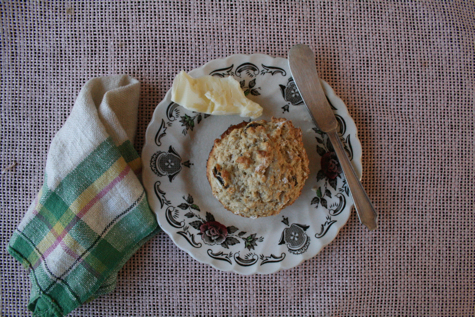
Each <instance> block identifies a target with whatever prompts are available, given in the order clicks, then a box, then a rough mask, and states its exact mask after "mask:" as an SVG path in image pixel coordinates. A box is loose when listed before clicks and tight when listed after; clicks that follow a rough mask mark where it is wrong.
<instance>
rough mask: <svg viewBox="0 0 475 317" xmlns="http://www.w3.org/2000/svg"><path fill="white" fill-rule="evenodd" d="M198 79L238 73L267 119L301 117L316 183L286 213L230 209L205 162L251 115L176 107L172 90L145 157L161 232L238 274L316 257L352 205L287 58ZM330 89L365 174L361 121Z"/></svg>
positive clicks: (236, 60)
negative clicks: (244, 213) (259, 214)
mask: <svg viewBox="0 0 475 317" xmlns="http://www.w3.org/2000/svg"><path fill="white" fill-rule="evenodd" d="M189 74H190V75H191V76H193V77H200V76H204V75H212V76H218V77H226V76H233V77H234V78H235V79H236V80H238V81H239V82H240V84H241V88H242V89H243V90H244V93H245V94H246V95H247V97H248V98H250V99H251V100H254V101H256V102H258V103H259V104H260V105H261V106H262V107H263V108H264V113H263V116H262V117H260V118H259V119H266V120H269V119H270V118H271V117H272V116H274V117H285V118H287V119H290V120H292V122H293V124H294V125H295V126H296V127H299V128H301V129H302V132H303V142H304V146H305V149H306V150H307V154H308V157H309V160H310V177H309V179H308V180H307V182H306V184H305V187H304V188H303V191H302V195H301V196H300V197H299V198H298V199H297V201H296V202H295V203H294V204H293V205H291V206H289V207H287V208H285V209H284V210H282V211H281V213H280V214H279V215H277V216H272V217H265V218H259V219H254V220H252V219H248V218H243V217H240V216H237V215H234V214H233V213H231V212H230V211H227V210H226V209H224V207H223V206H222V205H221V203H220V202H219V201H218V200H217V199H216V198H215V197H214V196H213V195H212V193H211V188H210V185H209V183H208V180H207V178H206V161H207V159H208V154H209V152H210V150H211V148H212V146H213V142H214V140H215V139H216V138H218V137H220V135H221V134H222V133H223V132H224V131H225V130H226V129H227V128H228V127H229V126H230V125H234V124H237V123H240V122H242V121H243V120H246V121H248V120H249V118H241V117H239V116H210V115H206V114H202V113H195V112H191V111H188V110H186V109H184V108H183V107H181V106H179V105H177V104H175V103H173V102H171V95H170V92H168V93H167V94H166V96H165V99H164V100H163V101H162V102H161V103H160V104H159V105H158V106H157V108H156V109H155V112H154V114H153V118H152V121H151V123H150V124H149V126H148V128H147V132H146V141H145V146H144V149H143V153H142V161H143V164H144V168H143V182H144V186H145V189H146V191H147V195H148V201H149V203H150V206H151V208H152V210H153V211H154V212H155V213H156V215H157V219H158V222H159V224H160V226H161V228H162V229H163V230H164V231H165V232H166V233H167V234H168V235H169V236H170V237H171V238H172V240H173V241H174V242H175V244H176V245H177V246H178V247H179V248H181V249H183V250H184V251H186V252H188V254H190V255H191V256H192V257H193V258H195V259H196V260H198V261H200V262H203V263H207V264H210V265H212V266H213V267H215V268H217V269H219V270H223V271H232V272H235V273H239V274H254V273H263V274H265V273H274V272H277V271H279V270H282V269H288V268H292V267H295V266H297V265H298V264H300V263H301V262H302V261H304V260H307V259H309V258H311V257H313V256H315V255H316V254H317V253H318V252H320V250H322V248H323V247H324V246H326V245H327V244H329V243H330V242H331V241H332V240H333V239H334V238H335V237H336V235H337V234H338V231H339V230H340V228H341V227H343V225H344V224H345V223H346V222H347V220H348V218H349V215H350V210H351V207H352V206H353V201H352V199H351V196H349V188H348V185H347V183H346V180H345V178H344V175H343V174H342V172H341V168H340V165H339V163H338V160H337V159H336V156H335V154H334V153H333V148H332V145H331V143H330V141H329V140H328V138H327V136H326V134H324V133H322V132H321V131H319V130H318V129H317V128H316V127H315V126H314V125H313V123H312V120H311V119H310V117H309V114H308V112H307V109H306V107H305V105H304V104H303V101H302V98H301V96H300V95H299V93H298V91H297V88H296V86H295V83H294V81H293V79H292V77H291V74H290V71H289V66H288V61H287V59H284V58H273V57H270V56H267V55H262V54H254V55H232V56H229V57H227V58H225V59H218V60H213V61H211V62H209V63H207V64H206V65H204V66H202V67H200V68H198V69H194V70H192V71H191V72H189ZM322 84H323V87H324V90H325V93H326V95H327V97H328V99H329V101H330V103H331V104H332V106H333V107H334V111H335V115H336V118H337V119H338V122H339V126H340V134H341V136H342V140H343V141H344V144H345V148H346V151H347V153H348V155H349V157H350V158H351V159H352V161H353V165H354V167H355V169H356V171H357V173H358V174H359V175H361V144H360V142H359V140H358V138H357V136H356V127H355V124H354V122H353V120H352V119H351V117H350V116H349V114H348V111H347V109H346V106H345V105H344V103H343V102H342V100H341V99H340V98H338V97H337V96H336V95H335V93H334V92H333V90H332V89H331V87H330V86H329V85H328V84H327V83H326V82H324V81H322Z"/></svg>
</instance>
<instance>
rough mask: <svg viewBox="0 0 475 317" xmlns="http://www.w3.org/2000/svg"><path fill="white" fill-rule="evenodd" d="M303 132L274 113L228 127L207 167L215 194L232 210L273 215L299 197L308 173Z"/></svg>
mask: <svg viewBox="0 0 475 317" xmlns="http://www.w3.org/2000/svg"><path fill="white" fill-rule="evenodd" d="M308 163H309V162H308V157H307V152H306V151H305V149H304V147H303V142H302V131H301V130H300V129H298V128H295V127H294V126H293V124H292V122H291V121H288V120H286V119H276V118H272V121H270V122H267V121H265V120H260V121H254V122H250V123H249V122H242V123H240V124H238V125H234V126H231V127H230V128H229V129H228V130H226V131H225V132H224V133H223V134H222V135H221V138H220V139H217V140H215V142H214V146H213V149H212V150H211V152H210V155H209V158H208V163H207V166H206V174H207V177H208V181H209V183H210V185H211V190H212V192H213V195H214V196H215V197H216V198H217V199H218V200H219V201H220V202H221V203H222V204H223V206H224V207H225V208H226V209H228V210H230V211H232V212H233V213H234V214H236V215H240V216H243V217H248V218H258V217H266V216H274V215H277V214H278V213H279V212H280V211H281V210H282V209H283V208H284V207H286V206H289V205H291V204H292V203H294V201H295V200H296V199H297V198H298V197H299V196H300V193H301V192H302V188H303V186H304V184H305V181H306V179H307V178H308V175H309V168H308Z"/></svg>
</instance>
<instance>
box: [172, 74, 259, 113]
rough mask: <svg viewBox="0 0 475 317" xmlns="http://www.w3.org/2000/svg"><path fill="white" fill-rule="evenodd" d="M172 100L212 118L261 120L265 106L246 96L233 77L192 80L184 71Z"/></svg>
mask: <svg viewBox="0 0 475 317" xmlns="http://www.w3.org/2000/svg"><path fill="white" fill-rule="evenodd" d="M172 101H173V102H176V103H177V104H179V105H180V106H183V107H185V108H186V109H188V110H192V111H197V112H203V113H207V114H212V115H229V114H238V115H240V116H241V117H251V118H252V119H255V118H258V117H260V116H261V115H262V107H261V106H260V105H259V104H258V103H255V102H254V101H252V100H249V99H247V98H246V96H244V92H243V91H242V89H241V86H240V85H239V82H237V81H236V80H235V79H234V78H232V77H231V76H228V77H226V78H220V77H214V76H209V75H208V76H203V77H200V78H193V77H191V76H190V75H188V74H187V73H185V72H184V71H181V72H180V73H179V74H178V75H177V76H176V77H175V80H174V81H173V86H172Z"/></svg>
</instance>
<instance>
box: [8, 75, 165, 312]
mask: <svg viewBox="0 0 475 317" xmlns="http://www.w3.org/2000/svg"><path fill="white" fill-rule="evenodd" d="M139 97H140V83H139V82H138V81H137V80H136V79H134V78H131V77H129V76H126V75H114V76H107V77H100V78H93V79H91V80H89V81H88V82H87V83H86V84H85V86H84V87H83V88H82V90H81V91H80V93H79V96H78V98H77V100H76V103H75V105H74V107H73V109H72V111H71V114H70V116H69V118H68V119H67V120H66V122H65V123H64V125H63V127H62V128H61V129H60V130H59V131H58V133H57V134H56V135H55V137H54V138H53V141H52V143H51V146H50V149H49V152H48V156H47V161H46V168H45V173H44V183H43V186H42V188H41V189H40V191H39V193H38V195H37V197H36V199H35V200H34V201H33V203H32V204H31V205H30V207H29V209H28V211H27V213H26V215H25V217H24V218H23V220H22V221H21V223H20V225H19V226H18V228H17V229H16V230H15V231H14V233H13V236H12V238H11V240H10V243H9V246H8V251H9V252H10V254H11V255H13V256H14V257H15V258H16V259H17V260H18V261H20V262H21V263H22V264H23V265H24V266H25V267H26V268H28V269H29V270H30V278H31V283H32V289H31V294H30V302H29V305H28V308H29V309H30V310H31V311H33V313H34V314H35V315H38V316H62V315H66V314H68V313H69V312H71V311H72V310H74V309H75V308H77V307H78V306H79V305H81V304H82V303H84V302H87V301H89V300H91V299H94V298H96V297H97V296H99V295H101V294H105V293H108V292H110V291H112V290H113V289H114V288H115V284H116V280H117V272H118V271H119V270H120V269H121V268H122V266H123V265H124V264H125V262H126V261H127V260H128V259H129V258H130V257H131V256H132V254H134V253H135V252H136V251H137V249H138V248H140V246H142V245H143V244H144V243H145V242H146V241H147V240H148V239H149V238H151V237H152V236H153V235H154V234H155V233H157V232H158V231H159V227H158V224H157V222H156V219H155V216H154V214H153V212H152V211H151V210H150V207H149V205H148V203H147V198H146V193H145V190H144V188H143V186H142V184H141V183H140V180H139V177H138V175H139V174H140V171H141V161H140V157H139V155H138V154H137V152H136V151H135V149H134V147H133V143H132V142H133V140H134V137H135V130H136V126H137V109H138V101H139Z"/></svg>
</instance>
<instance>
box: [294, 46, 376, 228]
mask: <svg viewBox="0 0 475 317" xmlns="http://www.w3.org/2000/svg"><path fill="white" fill-rule="evenodd" d="M289 66H290V72H291V73H292V77H293V79H294V82H295V84H296V86H297V89H298V91H299V92H300V95H301V96H302V99H303V101H304V103H305V105H306V106H307V109H308V111H309V113H310V116H311V117H312V120H313V122H314V123H315V124H316V125H317V127H318V128H319V129H320V130H322V131H323V132H325V133H326V134H327V135H328V137H329V139H330V141H331V143H332V145H333V148H334V149H335V153H336V155H337V157H338V160H339V162H340V165H341V167H342V170H343V173H344V174H345V177H346V181H347V183H348V187H349V188H350V192H351V196H352V197H353V201H354V203H355V208H356V212H357V213H358V217H359V219H360V222H361V223H362V224H363V225H365V226H366V227H367V228H368V229H369V230H375V229H377V228H378V213H377V212H376V210H375V209H374V207H373V204H372V203H371V201H370V199H369V197H368V195H367V194H366V192H365V190H364V188H363V185H361V182H360V181H359V179H358V177H357V176H356V173H355V171H354V169H353V166H352V165H351V163H350V160H349V159H348V156H347V155H346V152H345V150H344V147H343V144H342V143H341V141H340V137H339V135H338V123H337V121H336V118H335V115H334V113H333V110H332V109H331V106H330V104H329V103H328V100H327V97H326V95H325V92H324V91H323V87H322V85H321V83H320V78H319V77H318V73H317V68H316V65H315V55H314V53H313V51H312V50H311V49H310V47H308V46H307V45H304V44H298V45H295V46H293V47H292V48H291V49H290V51H289Z"/></svg>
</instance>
